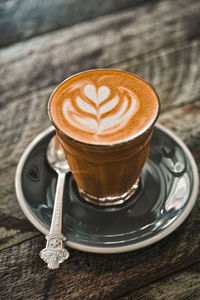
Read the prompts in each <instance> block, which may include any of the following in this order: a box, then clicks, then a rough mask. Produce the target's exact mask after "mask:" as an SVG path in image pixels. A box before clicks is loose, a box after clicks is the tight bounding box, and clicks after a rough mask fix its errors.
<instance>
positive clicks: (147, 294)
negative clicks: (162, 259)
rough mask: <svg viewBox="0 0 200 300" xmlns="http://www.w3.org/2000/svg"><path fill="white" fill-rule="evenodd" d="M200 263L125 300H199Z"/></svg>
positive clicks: (139, 290) (135, 292)
mask: <svg viewBox="0 0 200 300" xmlns="http://www.w3.org/2000/svg"><path fill="white" fill-rule="evenodd" d="M199 274H200V263H198V264H195V265H193V266H191V267H188V268H186V269H185V270H184V271H180V272H177V273H175V274H172V275H170V276H168V277H166V278H163V279H161V280H159V281H156V282H153V283H152V284H149V285H147V286H145V287H142V288H141V289H137V290H135V291H134V292H132V293H130V294H128V295H124V296H123V297H122V298H120V299H123V300H129V299H130V300H132V299H134V300H140V299H141V300H149V299H151V300H155V299H156V300H163V299H169V300H183V299H184V300H187V299H190V300H199V295H200V276H199Z"/></svg>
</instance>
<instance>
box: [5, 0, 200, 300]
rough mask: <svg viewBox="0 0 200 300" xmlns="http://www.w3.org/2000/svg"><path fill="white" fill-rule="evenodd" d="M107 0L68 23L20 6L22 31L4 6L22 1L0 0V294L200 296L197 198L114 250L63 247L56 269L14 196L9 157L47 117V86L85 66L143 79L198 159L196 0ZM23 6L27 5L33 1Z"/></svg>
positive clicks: (199, 31)
mask: <svg viewBox="0 0 200 300" xmlns="http://www.w3.org/2000/svg"><path fill="white" fill-rule="evenodd" d="M76 1H77V3H79V2H80V1H78V0H76ZM25 2H26V1H25ZM27 2H28V3H29V4H31V3H33V1H32V2H31V1H27ZM107 2H109V1H107ZM107 2H106V1H103V3H104V4H105V5H106V3H107ZM111 2H112V3H113V7H112V9H111V8H108V10H106V9H104V11H103V12H102V14H101V11H100V12H99V13H97V12H98V6H97V5H96V8H95V9H93V10H92V11H95V12H96V14H94V17H95V18H94V17H93V16H91V15H90V18H89V17H88V15H87V14H86V16H85V18H84V12H85V11H84V9H83V10H81V8H80V7H79V15H80V14H81V13H82V12H83V17H82V18H80V19H77V20H76V18H75V19H73V15H72V19H73V20H72V21H71V23H70V22H68V21H65V19H64V17H63V15H62V18H63V19H62V20H64V21H63V23H62V24H60V25H59V16H58V13H59V11H62V9H60V10H59V9H58V8H57V10H55V12H56V14H57V16H56V18H57V23H56V24H57V25H55V24H54V23H53V22H54V21H53V18H52V15H51V18H52V22H51V21H49V23H48V22H47V23H48V24H51V26H49V27H48V26H47V27H45V26H44V22H43V23H42V25H41V30H39V29H38V28H39V26H37V27H36V26H35V25H36V23H37V22H38V24H39V25H40V19H39V17H38V14H37V18H38V19H37V18H36V19H34V20H36V21H35V23H34V22H32V23H31V22H29V21H31V20H29V18H28V15H27V14H26V16H27V17H25V16H24V15H23V16H24V18H23V19H22V21H23V22H24V28H25V29H24V31H23V32H21V35H20V34H19V32H20V30H21V29H20V28H23V26H21V27H20V25H22V24H20V21H19V20H18V19H17V20H15V18H14V16H15V17H16V14H13V17H12V9H13V7H11V6H12V5H13V3H15V4H16V7H17V8H18V6H19V4H20V5H21V3H22V2H21V1H17V0H16V1H13V2H9V1H5V0H4V1H1V5H4V6H3V8H4V9H5V12H7V15H2V18H0V20H1V21H0V24H1V22H4V21H5V18H6V16H10V19H9V20H10V21H9V22H10V23H9V22H8V20H7V19H6V20H7V23H6V21H5V22H4V23H3V24H4V25H5V24H7V25H9V24H12V26H11V28H10V29H9V26H7V25H6V27H5V30H3V27H1V31H2V33H1V37H2V36H3V37H2V39H1V45H2V48H1V50H0V74H1V77H0V78H1V80H0V90H1V93H0V95H1V97H0V131H1V134H0V141H1V147H0V168H1V171H0V249H1V251H0V299H92V300H93V299H106V300H107V299H150V300H151V299H187V300H191V299H200V276H199V274H200V222H199V220H200V197H199V198H198V200H197V203H196V205H195V207H194V208H193V210H192V212H191V214H190V215H189V217H188V218H187V220H186V221H185V222H184V223H183V224H182V225H181V226H180V227H179V228H178V229H177V230H176V231H175V232H173V233H172V234H171V235H169V236H168V237H166V238H164V239H163V240H161V241H160V242H157V243H155V244H153V245H151V246H148V247H147V248H144V249H140V250H137V251H133V252H130V253H124V254H113V255H100V254H90V253H84V252H79V251H76V250H73V249H70V259H69V260H68V261H67V262H65V263H64V264H62V266H61V267H60V269H58V270H56V271H50V270H48V269H47V267H46V265H45V264H44V262H43V261H42V260H41V259H39V257H38V253H39V251H40V250H41V249H42V248H43V246H44V244H45V241H44V236H43V235H42V234H41V233H40V232H38V231H37V230H36V229H35V228H34V227H33V226H32V225H31V224H30V223H29V221H28V220H27V219H26V217H25V216H24V214H23V213H22V211H21V209H20V208H19V205H18V203H17V199H16V195H15V190H14V177H15V170H16V166H17V163H18V161H19V159H20V156H21V155H22V153H23V151H24V149H25V147H26V146H27V145H28V144H29V143H30V141H31V140H32V139H33V138H34V137H35V136H36V135H37V134H38V133H40V132H41V131H43V130H44V129H46V128H47V127H48V126H49V125H50V122H49V120H48V116H47V102H48V98H49V95H50V93H51V92H52V91H53V89H54V88H55V87H56V85H57V84H58V83H60V82H61V81H62V80H64V79H65V78H66V77H68V76H69V75H71V74H74V73H76V72H79V71H82V70H86V69H91V68H100V67H106V68H107V67H112V68H119V69H123V70H128V71H130V72H134V73H136V74H138V75H140V76H142V77H143V78H145V79H146V80H147V81H149V82H151V83H152V85H153V86H154V87H155V88H156V90H157V91H158V94H159V96H160V99H161V105H162V113H161V116H160V119H159V121H160V122H161V123H162V124H164V125H165V126H166V127H168V128H170V129H171V130H173V131H174V132H175V133H176V134H177V135H178V136H179V137H180V138H182V140H183V141H184V142H185V143H186V144H187V146H188V147H189V148H190V150H191V152H192V153H193V155H194V157H195V159H196V162H197V163H198V166H200V101H199V99H200V55H199V53H200V17H199V12H200V2H199V1H198V0H196V1H195V0H191V1H187V0H177V1H173V0H169V1H167V0H165V1H132V3H131V1H125V2H124V7H123V5H122V6H120V5H119V4H116V7H115V6H114V1H111ZM117 2H118V1H116V3H117ZM9 3H10V6H9ZM35 3H36V4H37V3H39V1H35ZM44 3H46V6H47V3H48V1H44ZM50 3H51V5H53V1H50ZM58 3H62V4H63V3H64V1H58ZM70 3H72V1H71V2H70V1H69V4H70ZM75 3H76V2H75ZM89 3H90V5H91V6H92V1H89ZM98 3H100V2H99V1H98ZM40 4H41V2H40ZM17 5H18V6H17ZM38 5H39V4H38ZM79 5H81V2H80V3H79ZM117 5H118V6H117ZM24 6H25V5H24ZM102 7H106V6H102V5H101V8H102ZM17 8H16V9H17ZM61 8H62V7H61ZM73 8H74V7H73ZM19 9H22V8H19ZM19 9H18V11H19ZM23 9H24V10H25V12H24V14H25V13H27V10H28V9H29V10H30V9H31V8H30V6H28V5H26V6H25V8H24V7H23ZM32 9H36V7H32ZM40 9H42V8H40ZM74 9H75V8H74ZM20 12H21V14H22V10H20ZM62 12H63V11H62ZM1 13H2V10H1ZM73 13H74V15H75V16H77V15H76V11H73ZM9 14H10V15H9ZM51 14H53V10H52V9H51ZM69 15H70V14H69ZM3 16H4V17H5V18H3ZM17 16H19V15H17ZM30 16H31V15H30ZM47 16H48V11H47ZM2 20H3V21H2ZM45 20H46V19H45ZM17 22H18V23H17ZM67 22H68V23H67ZM77 22H81V23H77ZM73 23H77V24H74V25H72V24H73ZM31 24H33V25H34V26H35V27H34V26H33V25H31ZM45 24H46V23H45ZM54 25H55V26H54ZM30 26H32V27H31V28H32V31H31V30H30V28H29V27H30ZM61 27H63V28H61ZM55 29H56V30H55ZM9 30H10V31H9ZM13 30H14V31H15V32H16V34H14V33H15V32H14V33H13ZM17 30H18V32H17ZM5 32H7V37H8V38H7V40H6V35H5ZM11 32H12V35H11ZM45 32H46V33H45ZM9 33H10V35H9ZM36 35H37V36H36ZM34 36H36V37H34ZM27 37H28V38H29V39H27V40H25V38H27ZM19 40H21V42H18V43H15V44H13V42H16V41H19ZM8 44H11V45H8ZM3 46H4V47H3Z"/></svg>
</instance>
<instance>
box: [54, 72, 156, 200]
mask: <svg viewBox="0 0 200 300" xmlns="http://www.w3.org/2000/svg"><path fill="white" fill-rule="evenodd" d="M158 114H159V99H158V95H157V93H156V92H155V90H154V89H153V88H152V87H151V86H150V85H149V84H148V83H146V82H145V81H144V80H143V79H141V78H140V77H138V76H136V75H133V74H131V73H128V72H123V71H119V70H110V69H103V70H102V69H100V70H91V71H86V72H83V73H79V74H77V75H75V76H72V77H70V78H68V79H67V80H65V81H64V82H63V83H61V85H59V86H58V88H57V89H56V90H55V91H54V92H53V94H52V96H51V98H50V101H49V116H50V119H51V121H52V123H53V125H54V126H55V128H56V133H57V136H58V138H59V140H60V143H61V144H62V146H63V149H64V152H65V154H66V157H67V160H68V163H69V166H70V169H71V171H72V174H73V176H74V178H75V180H76V183H77V185H78V189H79V192H80V193H81V195H82V197H83V198H84V199H86V200H89V201H91V202H94V203H96V204H100V205H107V204H112V205H113V204H119V203H122V202H123V201H125V200H126V199H128V198H129V197H130V196H131V195H132V194H133V193H134V191H135V189H136V187H137V184H138V179H139V177H140V173H141V170H142V167H143V166H144V163H145V161H146V160H147V158H148V154H149V148H150V139H151V135H152V132H153V126H154V124H155V121H156V119H157V117H158Z"/></svg>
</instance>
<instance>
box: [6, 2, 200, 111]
mask: <svg viewBox="0 0 200 300" xmlns="http://www.w3.org/2000/svg"><path fill="white" fill-rule="evenodd" d="M185 6H187V0H184V1H182V0H177V1H176V5H174V1H173V0H170V1H168V0H167V1H162V2H155V3H154V4H152V3H149V4H145V5H144V6H142V7H136V8H132V9H129V11H126V12H124V13H116V14H113V15H109V16H105V17H101V18H98V19H96V20H92V21H90V22H85V23H82V24H79V25H75V26H73V27H71V28H68V29H63V30H59V31H56V32H53V33H50V34H46V35H44V36H41V37H38V38H34V39H31V40H29V41H27V42H23V43H18V44H16V45H14V46H12V47H7V48H5V49H3V50H1V51H0V74H1V82H0V91H1V106H2V105H4V104H6V103H7V102H8V101H9V102H10V101H12V99H15V98H16V97H21V96H22V95H26V94H27V93H30V92H33V91H36V90H37V91H38V90H39V89H43V88H45V87H48V86H56V85H57V84H58V83H60V82H61V81H62V80H63V79H65V78H66V77H68V76H69V75H72V74H74V73H76V72H79V71H82V70H85V69H90V68H99V67H118V66H119V67H121V68H124V69H126V70H130V71H134V72H136V73H139V75H140V74H142V75H143V77H144V78H145V79H147V80H148V79H150V81H152V83H153V84H154V81H155V82H156V81H157V80H158V78H160V79H159V80H160V81H162V85H163V89H165V88H166V87H167V90H169V88H170V87H171V88H172V87H173V83H174V82H175V84H176V85H178V86H179V89H180V83H182V79H184V80H185V83H184V84H182V86H184V87H185V88H186V86H187V83H188V82H190V83H191V84H190V86H191V85H193V83H194V82H195V80H196V77H198V75H197V73H198V71H197V70H198V66H199V56H198V47H199V41H198V39H197V41H194V43H192V45H191V48H190V52H188V54H187V55H186V58H185V57H184V53H185V51H183V55H182V56H180V57H177V59H178V61H174V60H168V57H169V56H168V57H167V56H166V55H165V49H166V48H167V47H168V49H169V51H172V52H173V50H174V47H177V45H179V44H181V45H182V44H183V47H184V45H185V44H184V43H185V42H186V41H190V40H191V39H194V38H195V37H198V38H199V28H200V26H199V22H200V21H199V15H198V11H199V9H200V2H199V1H195V0H193V1H192V2H191V3H190V10H185ZM187 46H189V47H190V45H189V43H188V44H187ZM187 46H186V47H187ZM180 47H181V46H180ZM158 53H159V54H160V55H161V54H162V57H161V60H156V59H155V60H154V63H155V65H152V64H151V65H148V63H147V64H146V62H148V61H149V59H153V58H154V56H157V55H158ZM169 59H170V57H169ZM123 62H125V63H124V64H123ZM135 62H136V64H137V62H138V67H136V66H135V65H134V63H135ZM139 62H140V63H141V64H143V67H142V66H141V69H140V65H139ZM177 62H178V63H177ZM129 63H130V65H132V67H129ZM169 64H170V65H169ZM171 66H173V71H171V69H170V68H171ZM185 66H187V67H185ZM142 68H144V69H142ZM188 70H189V74H188V72H187V71H188ZM185 72H186V74H185ZM155 73H156V74H155ZM154 78H156V79H154ZM166 85H167V86H166ZM157 86H159V84H158V85H157ZM157 86H156V87H157ZM194 86H195V87H196V86H197V85H196V84H195V85H194ZM8 87H9V88H8ZM177 92H178V89H177ZM177 92H176V93H177ZM183 92H184V91H183ZM173 93H174V91H173ZM173 93H172V94H171V97H174V96H177V94H176V93H175V95H174V94H173ZM180 93H181V91H180ZM166 96H167V94H166ZM181 97H183V95H181V96H179V98H181ZM173 99H174V98H173ZM179 101H180V99H179Z"/></svg>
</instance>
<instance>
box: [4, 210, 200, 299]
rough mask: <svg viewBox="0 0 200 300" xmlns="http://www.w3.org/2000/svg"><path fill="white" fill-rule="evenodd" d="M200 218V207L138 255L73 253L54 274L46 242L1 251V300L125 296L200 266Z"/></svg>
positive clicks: (36, 241) (32, 241)
mask: <svg viewBox="0 0 200 300" xmlns="http://www.w3.org/2000/svg"><path fill="white" fill-rule="evenodd" d="M199 217H200V210H199V209H198V207H197V206H196V207H195V208H194V210H193V211H192V213H191V215H190V216H189V218H188V219H187V220H186V221H185V222H184V224H182V225H181V227H179V228H178V229H177V230H176V231H175V232H174V233H173V234H171V235H170V236H168V237H167V238H165V239H163V240H162V241H160V242H158V243H156V244H154V245H152V246H149V247H147V248H144V249H141V250H137V251H134V252H130V253H124V254H115V255H96V254H89V253H83V252H79V251H75V250H72V249H71V250H70V258H69V260H68V261H67V262H66V263H64V264H62V266H61V268H60V269H59V270H56V271H50V270H48V269H47V267H46V265H45V263H43V261H42V260H41V259H39V257H38V253H39V251H40V250H41V249H42V248H43V246H44V243H45V241H44V237H41V236H40V237H37V238H34V239H31V240H29V241H26V242H24V243H21V244H19V245H17V246H13V247H11V248H8V249H5V250H2V251H1V252H0V261H1V268H0V278H3V280H2V281H1V282H0V288H1V295H2V296H3V299H6V298H9V297H10V295H15V299H27V298H31V299H33V298H32V297H33V296H32V295H34V299H56V297H58V299H94V300H95V299H116V298H117V297H122V296H123V295H126V294H127V293H128V292H131V291H134V290H136V289H138V288H140V287H142V286H145V285H147V284H149V283H151V282H154V281H155V280H158V279H161V278H163V277H164V276H166V275H168V274H171V273H174V272H177V271H179V270H182V269H184V268H186V267H187V266H190V265H192V264H194V263H197V262H199V261H200V256H199V250H200V235H199V234H198V233H199V230H200V224H199ZM194 237H195V238H194ZM163 253H164V255H163ZM5 257H7V258H8V257H9V259H4V258H5ZM8 286H9V289H8V288H7V287H8ZM22 286H23V289H22ZM174 288H176V287H175V286H174ZM171 292H173V290H172V287H171ZM165 296H167V291H166V294H165ZM130 299H131V298H130ZM132 299H133V298H132ZM134 299H135V298H134ZM136 299H137V298H136ZM163 299H166V298H165V297H164V298H163Z"/></svg>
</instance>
